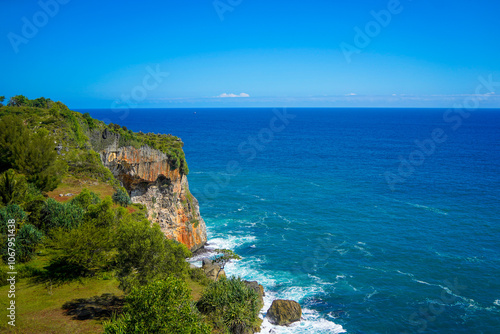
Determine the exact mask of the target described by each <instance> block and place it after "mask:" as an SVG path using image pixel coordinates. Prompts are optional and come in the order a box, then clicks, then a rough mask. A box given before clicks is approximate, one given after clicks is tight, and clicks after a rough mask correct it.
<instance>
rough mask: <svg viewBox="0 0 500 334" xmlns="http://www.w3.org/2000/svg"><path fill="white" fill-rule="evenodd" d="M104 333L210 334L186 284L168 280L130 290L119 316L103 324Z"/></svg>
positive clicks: (178, 280) (180, 281)
mask: <svg viewBox="0 0 500 334" xmlns="http://www.w3.org/2000/svg"><path fill="white" fill-rule="evenodd" d="M104 332H105V333H106V334H128V333H176V334H210V333H211V329H210V327H209V326H208V325H207V324H205V323H203V320H202V318H201V315H200V313H199V312H198V310H197V309H196V307H194V305H193V302H192V301H191V295H190V290H189V288H188V287H187V285H186V283H185V282H183V281H182V280H181V279H178V278H174V277H168V278H166V279H165V280H163V281H157V282H154V283H150V284H148V285H146V286H141V287H137V288H134V289H133V290H132V292H131V293H130V294H129V295H128V296H127V297H125V306H124V309H123V314H122V315H121V316H119V317H118V318H115V319H114V320H112V321H109V322H106V323H105V324H104Z"/></svg>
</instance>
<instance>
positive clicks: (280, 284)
mask: <svg viewBox="0 0 500 334" xmlns="http://www.w3.org/2000/svg"><path fill="white" fill-rule="evenodd" d="M87 111H88V112H90V114H91V115H92V116H94V117H96V118H99V119H102V120H105V119H106V120H108V121H109V120H110V121H112V122H114V123H119V124H121V125H125V126H127V127H128V128H130V129H133V130H135V131H139V130H141V131H143V132H150V131H151V132H161V133H172V134H174V135H177V136H179V137H181V138H182V140H183V141H184V143H185V147H184V149H185V152H186V156H187V159H188V164H189V168H190V171H191V172H190V174H189V182H190V189H191V191H192V193H193V194H194V195H195V196H196V197H197V198H198V200H199V201H200V209H201V213H202V215H203V217H204V219H205V221H206V223H207V228H208V232H209V246H208V247H209V248H219V247H225V248H230V249H233V250H234V251H236V252H237V253H238V254H240V255H241V256H242V257H243V259H242V260H241V261H238V262H236V263H232V264H230V265H229V266H228V270H227V271H228V272H229V274H234V275H240V276H242V277H244V278H245V279H251V280H258V281H259V282H260V283H261V284H263V285H264V286H265V289H266V294H267V297H266V304H267V305H266V307H267V306H268V305H270V303H271V301H272V299H275V298H285V299H294V300H297V301H299V302H300V304H301V305H302V307H303V310H304V315H303V317H304V320H303V321H302V322H301V323H300V324H295V325H294V326H292V327H284V328H283V327H282V328H278V327H273V326H271V325H270V324H269V323H268V322H267V321H266V320H265V321H264V326H263V331H262V333H269V331H270V330H271V329H272V330H274V331H275V332H276V333H338V332H342V331H345V332H347V333H500V280H499V276H500V255H499V254H500V225H499V223H500V221H499V220H500V219H499V213H500V205H499V204H500V200H499V199H500V194H499V189H500V177H499V176H500V145H499V144H500V110H477V111H473V112H471V113H470V116H469V117H468V118H461V117H458V116H457V115H458V114H447V113H446V110H442V109H289V110H287V111H286V112H287V113H288V115H289V116H288V118H286V117H284V116H283V113H284V111H283V110H277V111H276V110H275V111H273V110H272V109H196V110H195V109H177V110H175V109H163V110H162V109H149V110H132V111H130V112H129V113H123V112H121V113H114V112H112V111H109V110H87ZM277 114H278V115H279V117H281V118H284V119H285V123H286V124H284V123H283V120H282V119H280V118H279V117H278V118H276V120H275V121H274V120H273V119H274V118H275V117H277ZM292 116H293V117H292ZM443 116H444V117H443ZM436 129H437V130H436ZM439 129H440V130H439ZM433 132H434V136H433ZM433 137H434V141H433V144H431V142H430V141H431V140H432V138H433ZM416 140H417V141H418V142H420V143H422V142H423V143H424V144H425V145H424V146H422V148H419V146H418V143H416V142H415V141H416ZM401 161H403V162H401ZM404 161H407V162H408V163H409V165H407V164H405V162H404ZM410 161H411V163H410ZM388 180H389V183H388ZM391 180H392V181H393V182H392V183H391ZM394 180H397V181H394ZM266 309H267V308H266Z"/></svg>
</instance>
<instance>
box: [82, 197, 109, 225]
mask: <svg viewBox="0 0 500 334" xmlns="http://www.w3.org/2000/svg"><path fill="white" fill-rule="evenodd" d="M112 206H113V202H112V201H111V198H110V197H109V196H107V197H105V198H104V200H103V201H101V202H99V203H97V204H90V205H89V206H88V208H87V212H85V214H84V217H83V219H84V221H85V222H90V223H92V224H93V225H94V226H97V227H109V226H111V225H112V224H113V223H114V222H115V220H116V217H115V212H114V211H113V209H112Z"/></svg>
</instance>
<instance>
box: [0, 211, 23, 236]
mask: <svg viewBox="0 0 500 334" xmlns="http://www.w3.org/2000/svg"><path fill="white" fill-rule="evenodd" d="M9 219H14V220H15V221H16V223H17V224H19V223H21V222H23V221H24V220H25V219H26V212H24V210H23V209H22V208H21V207H20V206H19V205H17V204H10V205H8V206H6V207H4V208H1V209H0V229H1V230H0V233H2V234H5V232H6V230H5V226H6V225H7V222H8V221H9Z"/></svg>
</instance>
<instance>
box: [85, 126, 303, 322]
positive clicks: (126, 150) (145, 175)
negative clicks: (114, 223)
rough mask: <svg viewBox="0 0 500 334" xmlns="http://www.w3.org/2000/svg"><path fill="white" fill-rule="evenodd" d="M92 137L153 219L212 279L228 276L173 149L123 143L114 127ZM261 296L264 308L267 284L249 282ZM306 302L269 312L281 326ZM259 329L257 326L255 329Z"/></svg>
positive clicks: (285, 303)
mask: <svg viewBox="0 0 500 334" xmlns="http://www.w3.org/2000/svg"><path fill="white" fill-rule="evenodd" d="M91 142H92V144H93V147H94V149H95V150H96V151H97V152H98V153H99V155H100V158H101V161H102V163H103V165H104V166H105V167H107V168H108V169H109V170H110V171H111V172H112V174H113V175H114V177H115V178H116V179H117V180H119V181H120V183H121V185H122V186H123V187H124V188H125V190H126V191H127V192H128V193H129V195H130V199H131V200H132V202H133V203H139V204H142V205H144V206H145V207H146V208H147V212H148V217H147V218H148V219H149V220H150V221H151V222H154V223H158V224H159V225H160V228H161V230H162V232H163V233H164V234H165V236H166V237H167V238H169V239H173V240H177V241H178V242H180V243H182V244H184V245H186V247H187V248H189V249H190V250H191V251H192V253H193V258H198V259H200V258H201V259H202V261H201V262H202V266H201V268H202V269H203V271H204V272H205V274H206V275H207V277H208V278H209V279H212V280H216V279H217V278H218V277H219V278H220V277H223V276H226V273H225V271H224V270H223V269H222V270H220V267H218V265H217V264H214V263H212V261H211V259H210V256H211V255H213V254H212V253H211V250H210V249H209V248H208V247H206V246H209V245H208V244H207V231H206V225H205V221H204V220H203V218H202V217H201V214H200V210H199V203H198V200H197V199H196V198H195V197H194V196H193V195H192V194H191V192H190V191H189V184H188V180H187V175H184V174H183V173H182V172H181V171H180V170H179V169H178V168H175V169H174V168H172V167H171V166H172V164H171V161H170V160H169V157H168V155H167V154H165V153H163V152H161V151H160V150H157V149H154V148H151V147H149V146H147V145H144V146H141V147H140V148H135V147H133V146H120V144H119V143H120V135H119V134H116V133H111V132H108V131H106V130H105V131H104V132H97V133H94V134H92V136H91ZM244 282H245V284H246V285H247V286H248V287H249V288H251V289H253V290H254V291H255V292H256V293H257V294H258V296H259V300H260V304H261V305H262V309H261V314H262V312H263V311H264V310H263V308H264V296H265V291H264V287H263V286H262V285H261V284H259V283H258V282H257V281H244ZM301 312H302V311H301V308H300V305H299V304H298V303H297V302H295V301H290V300H274V301H273V303H272V305H271V307H270V308H269V310H267V313H266V317H268V318H269V320H270V322H271V323H273V324H275V325H280V326H282V325H289V324H291V323H293V322H296V321H300V319H301V314H302V313H301ZM252 332H253V331H252Z"/></svg>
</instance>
